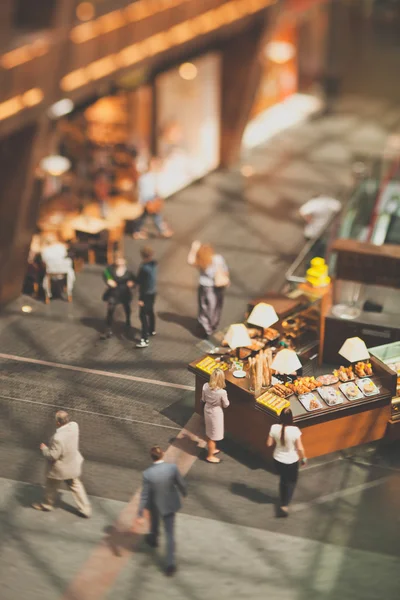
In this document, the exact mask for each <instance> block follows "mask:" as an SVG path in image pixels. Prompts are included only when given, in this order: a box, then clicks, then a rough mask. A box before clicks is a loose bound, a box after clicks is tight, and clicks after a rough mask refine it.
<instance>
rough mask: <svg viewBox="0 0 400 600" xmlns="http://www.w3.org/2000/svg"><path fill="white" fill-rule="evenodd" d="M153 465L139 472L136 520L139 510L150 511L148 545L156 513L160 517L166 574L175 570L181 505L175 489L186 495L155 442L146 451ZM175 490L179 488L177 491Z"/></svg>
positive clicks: (156, 526)
mask: <svg viewBox="0 0 400 600" xmlns="http://www.w3.org/2000/svg"><path fill="white" fill-rule="evenodd" d="M150 455H151V458H152V459H153V465H152V466H151V467H150V468H149V469H146V471H145V472H144V473H143V488H142V495H141V498H140V505H139V510H138V524H142V523H143V522H144V519H143V511H144V509H147V510H148V511H149V512H150V519H151V530H150V534H149V535H148V536H146V542H147V543H148V544H149V546H152V547H153V548H156V547H157V546H158V532H159V521H160V516H161V517H162V519H163V521H164V529H165V534H166V538H167V569H166V574H167V575H168V576H171V575H173V574H174V573H175V571H176V564H175V538H174V526H175V514H176V513H177V512H178V510H179V509H180V508H181V500H180V497H179V492H180V493H181V494H182V496H186V495H187V490H186V483H185V481H184V479H183V477H182V475H181V474H180V473H179V470H178V467H177V466H176V465H175V464H170V463H165V462H164V460H163V458H164V452H163V451H162V450H161V448H160V447H159V446H154V447H153V448H152V449H151V451H150ZM178 490H179V491H178Z"/></svg>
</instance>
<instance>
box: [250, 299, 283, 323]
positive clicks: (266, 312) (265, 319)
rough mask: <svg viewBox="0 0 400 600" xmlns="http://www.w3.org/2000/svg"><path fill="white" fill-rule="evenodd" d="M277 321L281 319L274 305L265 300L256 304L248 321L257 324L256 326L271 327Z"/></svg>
mask: <svg viewBox="0 0 400 600" xmlns="http://www.w3.org/2000/svg"><path fill="white" fill-rule="evenodd" d="M277 321H279V317H278V315H277V314H276V312H275V309H274V307H273V306H271V304H266V303H265V302H260V303H259V304H256V306H255V307H254V308H253V310H252V311H251V313H250V316H249V318H248V319H247V322H248V323H250V324H251V325H256V327H271V325H273V324H274V323H276V322H277Z"/></svg>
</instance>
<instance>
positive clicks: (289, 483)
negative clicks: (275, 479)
mask: <svg viewBox="0 0 400 600" xmlns="http://www.w3.org/2000/svg"><path fill="white" fill-rule="evenodd" d="M273 445H275V448H274V453H273V457H274V464H275V468H276V470H277V472H278V475H279V477H280V481H279V496H280V516H282V517H287V516H288V514H289V504H290V501H291V500H292V497H293V493H294V490H295V487H296V483H297V478H298V474H299V461H301V463H302V464H303V465H304V464H305V463H306V461H307V459H306V457H305V452H304V448H303V444H302V443H301V431H300V429H299V428H298V427H295V426H294V425H293V414H292V411H291V410H290V408H285V410H283V411H282V412H281V416H280V423H276V424H274V425H272V427H271V429H270V432H269V436H268V440H267V446H269V447H270V446H273Z"/></svg>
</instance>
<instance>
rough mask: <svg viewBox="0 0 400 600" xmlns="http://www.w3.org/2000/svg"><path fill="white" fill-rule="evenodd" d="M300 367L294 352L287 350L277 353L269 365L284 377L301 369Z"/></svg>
mask: <svg viewBox="0 0 400 600" xmlns="http://www.w3.org/2000/svg"><path fill="white" fill-rule="evenodd" d="M301 366H302V365H301V362H300V361H299V357H298V356H297V354H296V352H295V351H294V350H288V349H287V348H285V349H284V350H281V351H280V352H278V354H277V355H276V356H275V358H274V360H273V361H272V364H271V368H272V369H274V370H275V371H278V373H283V374H284V375H290V373H294V372H295V371H298V370H299V369H301Z"/></svg>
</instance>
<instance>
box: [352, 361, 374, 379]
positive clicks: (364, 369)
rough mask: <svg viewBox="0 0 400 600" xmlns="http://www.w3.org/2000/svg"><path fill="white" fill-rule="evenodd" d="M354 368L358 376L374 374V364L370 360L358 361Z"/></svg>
mask: <svg viewBox="0 0 400 600" xmlns="http://www.w3.org/2000/svg"><path fill="white" fill-rule="evenodd" d="M354 370H355V372H356V375H357V377H369V376H370V375H372V374H373V373H372V366H371V363H370V362H358V363H357V364H356V365H355V367H354Z"/></svg>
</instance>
